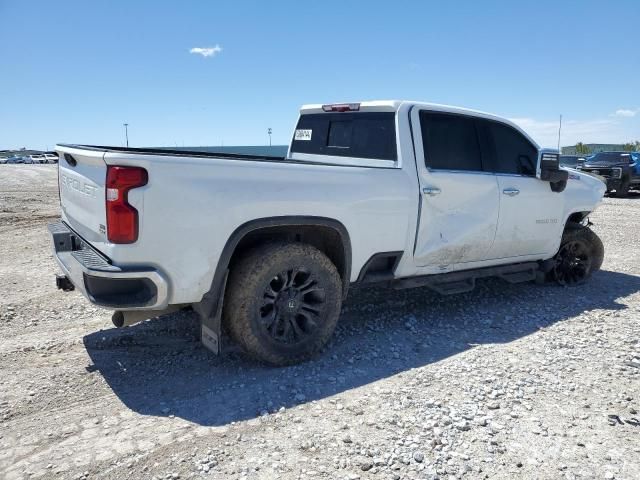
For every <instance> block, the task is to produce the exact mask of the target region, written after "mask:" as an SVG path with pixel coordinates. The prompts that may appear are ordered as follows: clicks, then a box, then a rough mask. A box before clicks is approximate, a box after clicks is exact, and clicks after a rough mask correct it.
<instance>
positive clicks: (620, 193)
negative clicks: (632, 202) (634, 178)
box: [616, 180, 631, 198]
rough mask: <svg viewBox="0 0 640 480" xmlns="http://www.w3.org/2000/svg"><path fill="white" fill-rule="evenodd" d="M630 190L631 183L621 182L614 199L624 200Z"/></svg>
mask: <svg viewBox="0 0 640 480" xmlns="http://www.w3.org/2000/svg"><path fill="white" fill-rule="evenodd" d="M630 188H631V183H630V182H629V180H622V182H621V183H620V186H619V187H618V188H617V189H616V197H618V198H624V197H628V196H629V189H630Z"/></svg>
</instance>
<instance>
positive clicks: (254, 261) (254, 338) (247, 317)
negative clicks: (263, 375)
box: [223, 242, 342, 366]
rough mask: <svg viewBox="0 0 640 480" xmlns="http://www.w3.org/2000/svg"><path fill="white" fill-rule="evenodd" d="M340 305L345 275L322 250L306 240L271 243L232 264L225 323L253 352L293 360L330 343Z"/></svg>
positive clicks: (277, 361)
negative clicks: (305, 242) (342, 278)
mask: <svg viewBox="0 0 640 480" xmlns="http://www.w3.org/2000/svg"><path fill="white" fill-rule="evenodd" d="M341 307H342V281H341V279H340V275H339V274H338V270H337V269H336V267H335V265H334V264H333V263H332V262H331V260H329V258H327V256H326V255H325V254H324V253H322V252H321V251H320V250H318V249H317V248H315V247H313V246H311V245H307V244H304V243H285V242H282V243H269V244H265V245H262V246H260V247H258V248H255V249H254V250H252V251H250V252H248V254H247V255H245V256H244V257H243V258H242V259H240V260H239V261H238V262H237V263H235V265H233V266H232V268H231V270H230V272H229V279H228V283H227V289H226V294H225V301H224V311H223V325H224V327H225V329H226V331H227V332H228V333H229V335H230V336H231V338H232V339H233V340H234V341H236V342H237V343H238V344H239V345H240V346H241V347H242V348H243V349H244V350H245V351H246V352H247V353H249V354H250V355H251V356H253V357H255V358H257V359H258V360H260V361H262V362H265V363H268V364H271V365H278V366H279V365H291V364H294V363H299V362H302V361H304V360H308V359H309V358H311V357H313V356H314V355H315V354H317V353H318V352H319V351H320V350H321V349H322V348H323V347H324V346H325V345H326V344H327V342H328V341H329V339H330V338H331V335H332V334H333V331H334V330H335V327H336V324H337V322H338V317H339V316H340V309H341Z"/></svg>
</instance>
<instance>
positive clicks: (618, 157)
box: [589, 152, 631, 163]
mask: <svg viewBox="0 0 640 480" xmlns="http://www.w3.org/2000/svg"><path fill="white" fill-rule="evenodd" d="M589 161H590V162H602V163H623V162H624V163H630V162H631V154H629V153H625V152H600V153H596V154H595V155H594V156H593V157H591V158H590V159H589Z"/></svg>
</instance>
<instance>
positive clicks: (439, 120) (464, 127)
mask: <svg viewBox="0 0 640 480" xmlns="http://www.w3.org/2000/svg"><path fill="white" fill-rule="evenodd" d="M420 129H421V130H422V143H423V146H424V160H425V164H426V166H427V167H428V168H431V169H440V170H462V171H476V172H478V171H482V159H481V156H480V146H479V144H478V136H477V134H476V127H475V123H474V119H473V118H472V117H467V116H462V115H452V114H448V113H437V112H429V111H421V112H420Z"/></svg>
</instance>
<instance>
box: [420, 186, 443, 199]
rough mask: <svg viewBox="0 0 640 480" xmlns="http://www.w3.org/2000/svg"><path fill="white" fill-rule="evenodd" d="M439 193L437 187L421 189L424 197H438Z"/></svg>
mask: <svg viewBox="0 0 640 480" xmlns="http://www.w3.org/2000/svg"><path fill="white" fill-rule="evenodd" d="M440 192H441V190H440V189H439V188H438V187H424V188H423V189H422V193H424V194H426V195H431V196H432V197H433V196H434V195H438V194H439V193H440Z"/></svg>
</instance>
